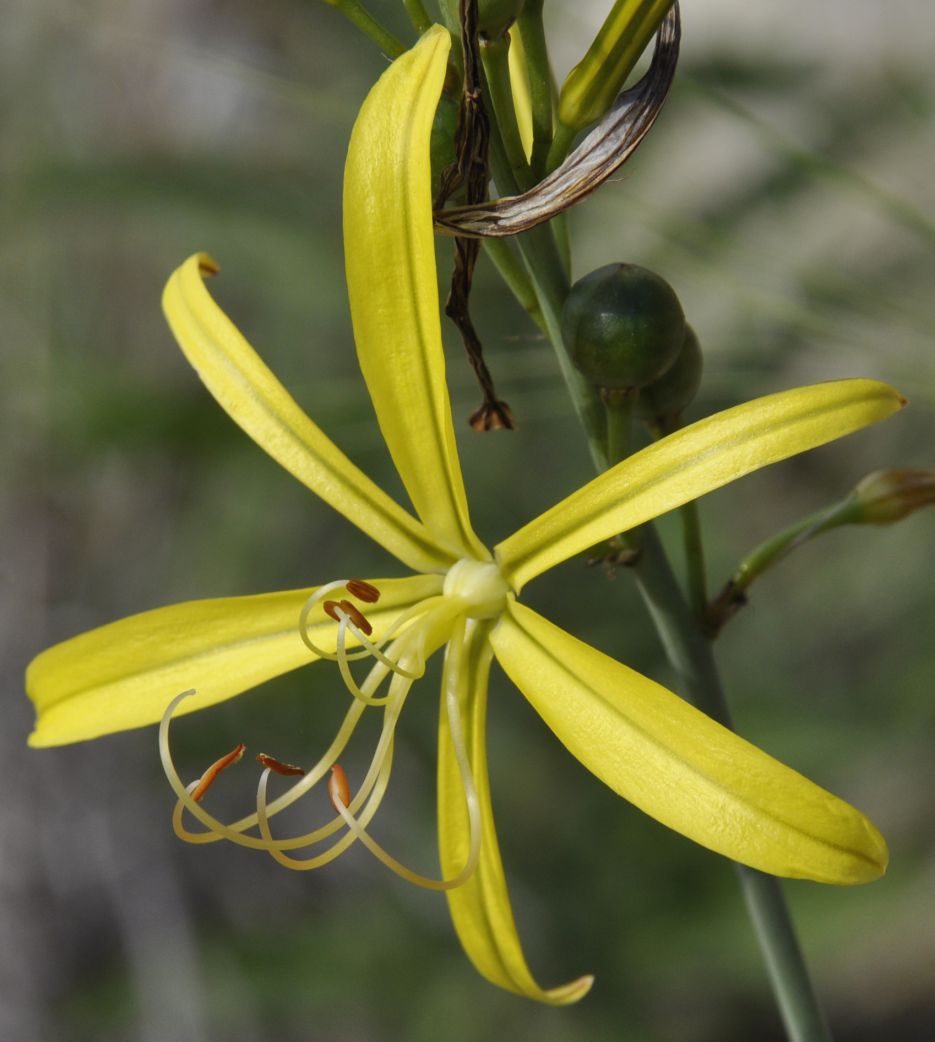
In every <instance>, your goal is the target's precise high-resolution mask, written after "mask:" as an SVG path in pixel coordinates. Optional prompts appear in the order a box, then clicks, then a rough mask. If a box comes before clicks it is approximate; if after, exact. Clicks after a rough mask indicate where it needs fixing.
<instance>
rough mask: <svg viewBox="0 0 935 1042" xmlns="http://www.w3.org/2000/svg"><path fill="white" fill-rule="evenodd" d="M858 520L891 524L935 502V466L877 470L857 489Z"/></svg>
mask: <svg viewBox="0 0 935 1042" xmlns="http://www.w3.org/2000/svg"><path fill="white" fill-rule="evenodd" d="M853 498H854V502H855V504H856V507H857V511H856V516H855V517H854V521H855V522H856V523H857V524H870V525H891V524H893V523H894V522H896V521H902V519H903V518H904V517H908V516H909V515H910V514H911V513H912V512H913V511H914V510H918V509H919V508H920V507H924V506H928V505H929V504H930V503H935V470H921V469H920V470H910V469H907V470H877V471H875V472H874V473H873V474H868V475H867V477H865V478H864V479H863V481H861V482H860V484H859V485H858V486H857V487H856V488H855V489H854V493H853Z"/></svg>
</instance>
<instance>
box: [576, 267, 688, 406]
mask: <svg viewBox="0 0 935 1042" xmlns="http://www.w3.org/2000/svg"><path fill="white" fill-rule="evenodd" d="M562 334H563V336H564V339H565V344H566V345H567V347H568V350H569V352H570V354H571V359H572V361H573V362H574V364H575V366H576V367H577V368H578V369H579V370H580V372H582V373H583V374H584V375H585V376H586V377H587V378H588V379H589V380H590V381H591V383H593V384H594V385H595V386H596V387H603V388H608V389H612V390H628V389H630V388H633V387H644V386H645V385H646V384H649V383H652V381H654V380H657V379H659V377H660V376H662V374H663V373H664V372H665V371H666V370H667V369H668V368H669V367H670V366H671V365H672V364H673V363H674V362H675V360H676V358H677V357H678V354H679V351H680V350H681V347H682V342H683V340H684V339H685V316H684V315H683V314H682V306H681V304H679V299H678V297H677V296H676V295H675V290H673V289H672V287H671V286H670V285H669V284H668V282H666V281H665V279H663V278H660V276H659V275H656V274H655V273H654V272H651V271H649V270H647V269H646V268H641V267H639V266H638V265H636V264H608V265H606V266H605V267H603V268H598V269H597V270H596V271H592V272H591V274H590V275H585V277H584V278H583V279H579V280H578V282H576V283H575V284H574V286H572V287H571V290H570V291H569V294H568V299H567V300H566V302H565V310H564V313H563V315H562Z"/></svg>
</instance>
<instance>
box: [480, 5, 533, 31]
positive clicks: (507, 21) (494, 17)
mask: <svg viewBox="0 0 935 1042" xmlns="http://www.w3.org/2000/svg"><path fill="white" fill-rule="evenodd" d="M523 3H524V0H478V4H477V28H478V30H479V32H480V34H481V36H486V37H487V39H488V40H495V39H497V37H499V36H503V35H504V34H505V33H506V32H507V30H508V29H509V28H510V26H511V25H512V24H513V23H514V22H515V21H516V19H517V18H519V15H520V12H521V11H522V10H523Z"/></svg>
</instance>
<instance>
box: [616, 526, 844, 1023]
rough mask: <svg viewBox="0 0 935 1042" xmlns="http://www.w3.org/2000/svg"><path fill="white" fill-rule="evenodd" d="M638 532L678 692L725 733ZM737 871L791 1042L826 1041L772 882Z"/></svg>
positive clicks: (676, 602)
mask: <svg viewBox="0 0 935 1042" xmlns="http://www.w3.org/2000/svg"><path fill="white" fill-rule="evenodd" d="M642 533H643V542H642V553H641V554H640V556H639V558H638V559H637V561H636V562H635V564H634V565H633V574H634V576H635V578H636V581H637V584H638V586H639V589H640V593H641V594H642V596H643V599H644V601H645V602H646V606H647V608H648V609H649V613H650V615H651V617H652V619H653V622H654V623H655V625H656V629H657V630H658V632H659V635H660V638H661V639H662V642H663V645H664V647H665V650H666V654H667V656H668V658H669V661H670V662H671V663H672V665H673V667H674V668H675V670H676V671H677V673H678V675H679V680H680V687H681V690H682V693H683V694H684V695H685V696H686V697H687V698H688V699H689V700H690V701H692V702H694V703H695V705H697V706H698V708H699V709H701V710H702V711H703V712H705V713H707V714H708V715H709V716H711V717H713V718H714V719H715V720H718V721H719V722H720V723H722V724H724V725H725V727H730V726H731V720H730V712H729V711H728V708H727V701H726V699H725V697H724V691H723V689H722V687H721V681H720V677H719V675H718V670H717V665H716V663H715V661H714V654H713V652H712V649H711V645H710V643H709V642H708V641H707V640H706V638H705V637H704V635H703V633H702V631H701V628H700V627H699V625H698V622H697V620H696V619H695V618H693V616H692V613H691V611H690V609H689V607H688V605H687V604H686V603H685V600H684V598H683V597H682V593H681V591H680V589H679V586H678V583H677V582H676V579H675V576H674V575H673V574H672V570H671V568H670V567H669V562H668V560H667V559H666V556H665V551H664V550H663V549H662V546H661V544H660V542H659V539H658V536H657V535H656V533H655V530H654V529H653V526H652V525H644V526H643V528H642ZM736 870H737V875H738V877H739V879H740V885H741V888H742V890H743V895H744V900H745V902H746V905H747V910H748V913H749V915H750V918H751V920H752V922H753V928H754V930H755V932H756V937H757V941H758V942H759V945H760V949H761V951H762V953H763V958H764V961H765V963H766V969H767V973H768V975H769V979H770V983H771V985H772V988H773V992H774V994H775V996H776V1000H777V1003H778V1005H779V1011H780V1015H781V1016H782V1020H783V1024H784V1025H785V1028H786V1032H787V1034H788V1036H789V1039H790V1042H831V1036H830V1034H829V1032H828V1028H827V1025H826V1022H825V1019H824V1016H823V1014H822V1011H821V1008H820V1006H819V1004H818V999H817V997H816V995H815V991H814V988H813V986H812V982H811V979H810V977H809V973H808V968H807V966H806V964H805V959H804V957H803V954H802V950H801V947H800V946H799V943H798V940H797V939H796V936H795V928H794V926H793V924H792V919H791V916H790V915H789V910H788V907H787V906H786V901H785V897H784V895H783V892H782V888H781V886H780V883H779V880H778V879H776V878H775V877H773V876H768V875H765V874H763V873H762V872H757V871H755V870H754V869H751V868H747V867H746V866H744V865H736Z"/></svg>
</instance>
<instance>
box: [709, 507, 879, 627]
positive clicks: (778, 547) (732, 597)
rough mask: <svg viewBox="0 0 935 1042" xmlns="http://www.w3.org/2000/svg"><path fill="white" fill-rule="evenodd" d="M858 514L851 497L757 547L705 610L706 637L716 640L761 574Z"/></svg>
mask: <svg viewBox="0 0 935 1042" xmlns="http://www.w3.org/2000/svg"><path fill="white" fill-rule="evenodd" d="M860 510H861V507H860V504H859V501H858V499H857V498H856V497H855V496H854V495H853V494H852V495H850V496H847V497H846V498H845V499H842V500H840V501H839V502H837V503H834V504H832V505H831V506H830V507H825V508H824V509H823V510H819V511H817V512H816V513H814V514H809V516H808V517H804V518H802V520H801V521H797V522H796V523H795V524H794V525H790V526H789V527H788V528H786V529H783V531H782V532H780V533H779V534H778V535H774V536H773V537H772V538H771V539H767V540H766V542H765V543H760V545H759V546H758V547H757V548H756V549H755V550H753V551H751V552H750V553H749V554H747V556H746V557H745V558H744V559H743V560H742V561H741V562H740V564H739V565H738V566H737V568H736V570H735V571H734V574H733V575H732V576H731V577H730V579H729V580H728V581H727V582H726V583H725V584H724V586H723V588H722V589H721V591H720V592H719V593H718V595H717V596H716V597H715V598H714V599H713V600H712V601H711V603H710V604H708V605H706V606H705V608H704V616H703V617H704V623H705V630H706V632H707V634H708V636H709V637H716V636H717V635H718V634H719V633H720V632H721V630H722V629H723V628H724V626H725V625H726V624H727V623H728V622H729V621H730V620H731V619H732V618H733V617H734V615H736V614H737V612H738V611H739V610H740V609H741V608H742V607H743V606H744V605H745V604H746V603H747V590H748V589H749V587H750V586H751V584H752V583H753V582H754V581H755V580H756V579H758V578H759V577H760V576H761V575H763V573H764V572H768V571H769V570H770V568H773V567H774V566H775V565H777V564H779V562H780V561H782V560H783V559H784V558H786V557H787V556H788V555H789V554H791V553H792V551H793V550H795V549H797V548H798V547H800V546H802V545H804V544H805V543H807V542H808V541H809V540H811V539H814V538H815V536H819V535H821V534H822V533H824V532H829V531H831V529H833V528H838V527H839V526H841V525H847V524H851V523H853V522H854V521H855V520H857V518H858V516H859V514H860Z"/></svg>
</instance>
